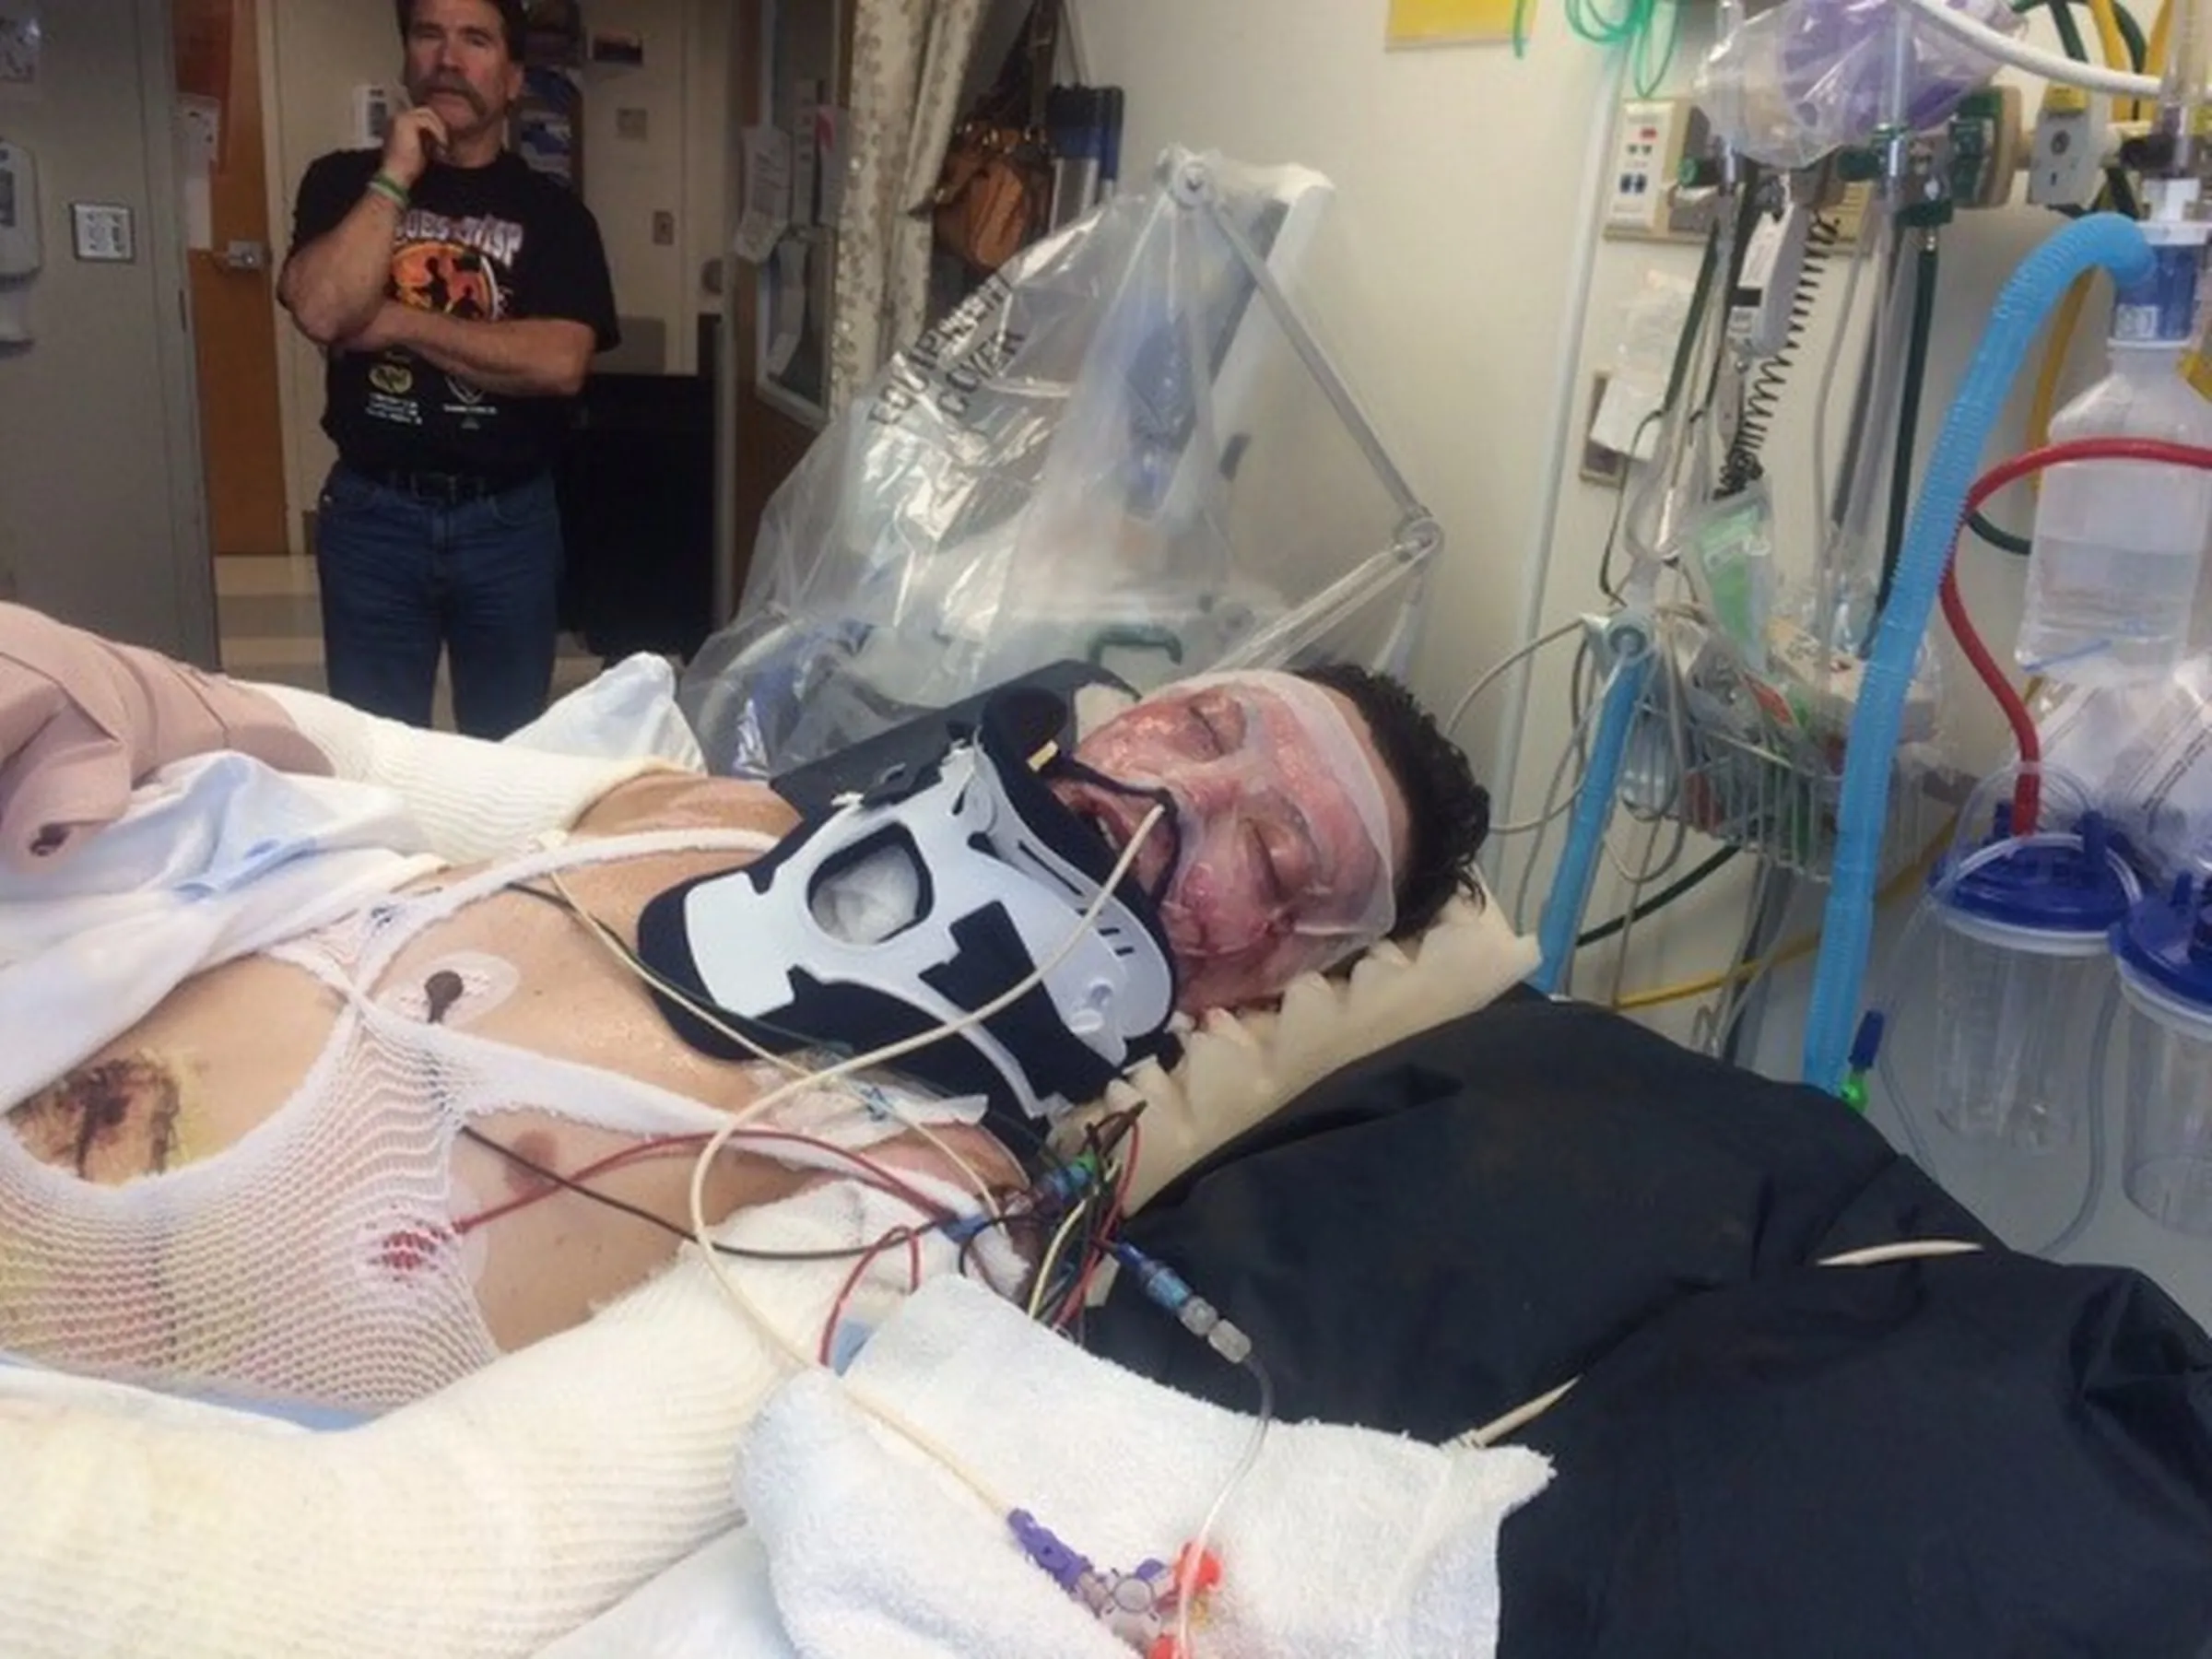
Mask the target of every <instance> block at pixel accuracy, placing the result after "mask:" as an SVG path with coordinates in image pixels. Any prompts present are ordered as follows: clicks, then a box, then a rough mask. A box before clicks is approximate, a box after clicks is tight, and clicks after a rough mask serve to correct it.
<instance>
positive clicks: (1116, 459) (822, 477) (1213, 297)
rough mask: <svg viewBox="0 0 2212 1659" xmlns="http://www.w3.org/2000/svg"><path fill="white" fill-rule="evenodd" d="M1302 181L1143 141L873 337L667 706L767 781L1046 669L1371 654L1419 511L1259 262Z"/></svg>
mask: <svg viewBox="0 0 2212 1659" xmlns="http://www.w3.org/2000/svg"><path fill="white" fill-rule="evenodd" d="M1329 194H1330V190H1329V186H1328V184H1327V182H1326V181H1325V180H1324V179H1322V178H1321V177H1319V176H1318V175H1317V174H1314V173H1311V172H1308V171H1304V170H1302V169H1295V168H1282V169H1274V170H1265V171H1262V170H1255V169H1247V168H1241V167H1238V166H1235V165H1233V164H1230V163H1228V162H1225V161H1222V160H1221V159H1218V158H1215V157H1211V156H1208V157H1195V156H1191V155H1188V154H1185V153H1183V152H1180V151H1171V152H1169V153H1168V154H1167V155H1166V156H1165V157H1163V158H1162V159H1161V161H1160V164H1159V169H1158V171H1157V172H1156V174H1155V177H1154V179H1153V181H1152V182H1151V184H1150V186H1149V187H1148V188H1147V189H1144V190H1142V191H1135V192H1130V193H1127V194H1124V195H1123V196H1121V197H1119V198H1117V199H1115V200H1113V201H1112V202H1110V203H1109V204H1107V205H1106V206H1104V207H1102V208H1101V209H1100V210H1099V211H1098V212H1097V213H1095V214H1093V215H1092V216H1090V217H1089V218H1086V219H1084V220H1082V221H1080V222H1078V223H1077V224H1076V225H1073V226H1070V227H1069V228H1068V229H1065V230H1063V231H1061V232H1060V233H1058V234H1057V235H1055V236H1053V237H1052V238H1051V239H1049V240H1047V241H1044V242H1041V243H1040V244H1038V245H1037V246H1035V247H1033V248H1031V249H1030V250H1028V251H1027V252H1025V253H1023V254H1021V255H1020V256H1018V258H1017V259H1016V260H1015V261H1014V262H1013V263H1012V264H1010V265H1008V266H1007V267H1006V270H1005V271H1003V272H1002V273H1001V274H1000V275H999V276H998V277H994V278H993V279H992V280H991V281H989V282H988V283H986V284H985V285H984V287H983V288H981V289H980V290H979V291H978V292H977V293H975V294H974V295H973V296H972V297H971V298H970V300H968V301H967V302H966V303H965V304H963V305H962V306H960V307H959V309H958V310H957V311H956V312H953V313H952V314H951V315H949V316H948V317H947V318H946V319H944V320H943V321H942V322H940V323H938V324H936V325H935V326H934V327H933V328H931V329H930V330H929V331H928V332H927V333H926V334H924V336H923V337H922V338H921V339H920V340H918V341H916V342H915V343H914V344H913V345H912V346H911V347H908V348H906V349H905V350H903V351H901V352H900V353H898V354H897V355H896V356H895V357H894V358H893V359H891V361H890V362H889V363H888V365H887V366H886V367H885V369H884V370H883V371H881V373H879V374H878V375H877V378H876V380H875V381H874V382H872V383H871V384H870V386H869V387H868V389H867V390H866V391H865V393H864V394H862V395H861V396H860V397H858V398H857V399H855V400H854V402H853V405H852V406H851V407H850V408H848V409H846V410H844V411H843V412H842V413H841V414H840V415H838V416H837V417H836V418H835V419H834V420H832V422H831V423H830V426H829V428H828V429H826V430H825V431H824V432H823V433H822V435H821V437H820V438H819V439H818V440H817V441H816V442H815V444H814V446H813V447H812V448H811V449H810V450H809V451H808V452H807V453H806V457H805V458H804V460H802V462H801V463H800V465H799V466H798V469H797V470H796V471H795V472H794V474H793V475H792V477H790V478H789V479H787V480H786V481H785V483H784V484H783V486H782V488H781V489H780V490H778V492H777V493H776V496H775V498H774V499H773V500H771V502H770V504H769V508H768V511H767V513H766V514H765V516H764V518H763V520H762V523H761V526H760V533H759V539H758V542H757V544H756V547H755V552H754V557H753V563H752V567H751V571H750V572H749V575H748V578H747V582H746V589H745V594H744V598H743V601H742V603H741V605H740V606H739V608H738V613H737V617H736V618H735V620H734V621H733V622H732V623H731V624H730V625H729V626H728V627H726V628H724V629H723V630H722V631H721V632H720V633H718V634H716V635H715V636H714V637H713V638H712V639H711V640H710V641H707V643H706V645H705V646H704V647H703V648H702V650H701V651H700V653H699V655H698V657H697V658H696V659H695V660H694V661H693V663H692V664H691V665H690V667H689V668H688V670H687V672H686V673H685V675H684V677H683V681H682V685H681V688H680V689H679V700H680V701H681V703H682V705H683V708H684V712H685V713H686V714H687V715H688V717H689V718H690V720H691V722H692V724H693V726H694V727H695V728H696V729H697V731H698V733H699V735H700V744H701V747H703V748H704V749H705V751H706V755H707V759H708V763H709V765H710V766H711V767H712V768H713V770H715V771H721V772H734V773H738V774H741V775H749V776H770V775H773V774H775V773H777V772H780V771H784V770H786V769H787V768H790V767H792V766H795V765H798V764H800V763H803V762H806V761H808V760H813V759H819V758H821V757H823V756H825V755H829V754H832V753H835V752H836V751H838V750H840V749H841V748H843V747H846V746H848V745H850V744H852V743H854V742H857V741H859V740H860V739H862V738H865V737H867V736H871V735H875V734H876V733H877V732H881V731H884V730H887V729H888V728H889V727H891V726H893V725H896V724H900V722H902V721H904V720H906V719H908V718H911V717H912V716H913V715H915V714H916V713H919V712H924V711H929V710H935V709H940V708H943V707H946V706H947V705H949V704H951V703H953V702H956V701H958V700H959V699H961V698H963V697H966V696H968V695H970V694H971V693H973V692H975V691H978V690H980V689H982V688H986V687H989V686H992V685H995V684H998V683H1000V682H1002V681H1004V680H1006V679H1007V678H1009V677H1013V676H1016V675H1018V674H1022V673H1026V672H1028V671H1030V670H1031V669H1033V668H1037V667H1041V666H1042V665H1046V664H1048V663H1052V662H1055V661H1059V660H1063V659H1067V658H1077V659H1087V660H1088V661H1090V662H1093V663H1096V664H1099V665H1101V666H1103V667H1106V668H1109V669H1111V670H1112V671H1113V672H1114V673H1117V674H1119V675H1120V676H1122V677H1123V678H1124V679H1126V680H1128V681H1130V682H1131V683H1132V684H1134V685H1135V686H1136V687H1137V688H1139V689H1140V690H1148V689H1151V688H1155V687H1157V686H1159V685H1160V684H1162V683H1164V682H1166V681H1167V680H1169V679H1171V678H1176V677H1182V676H1185V675H1189V674H1193V673H1195V672H1199V671H1201V670H1205V669H1208V668H1228V667H1253V666H1258V667H1280V666H1295V665H1300V664H1301V663H1305V662H1308V661H1312V660H1315V659H1318V658H1323V657H1328V658H1335V659H1337V660H1347V661H1356V662H1362V663H1365V664H1367V665H1370V666H1374V667H1381V668H1400V667H1402V666H1403V665H1404V659H1405V658H1406V655H1407V654H1408V653H1409V652H1410V649H1411V634H1412V629H1413V625H1414V620H1415V618H1416V617H1417V616H1418V608H1419V606H1418V599H1419V595H1420V592H1421V589H1422V586H1423V573H1424V571H1425V570H1426V568H1427V566H1428V564H1429V563H1430V559H1431V557H1432V555H1433V554H1434V552H1435V550H1436V548H1437V547H1438V545H1439V542H1440V537H1439V535H1438V533H1437V529H1436V526H1435V524H1434V522H1433V521H1432V520H1431V519H1430V517H1429V515H1428V514H1427V512H1425V511H1424V510H1423V509H1422V508H1421V506H1420V504H1419V502H1418V500H1417V499H1416V498H1415V497H1414V495H1413V494H1412V492H1411V490H1410V488H1408V487H1407V486H1406V482H1405V480H1404V479H1403V478H1402V477H1400V476H1399V474H1398V472H1397V470H1396V468H1395V467H1394V465H1392V464H1391V461H1390V459H1389V457H1388V455H1387V454H1386V453H1385V452H1384V451H1383V449H1382V444H1381V442H1380V441H1379V440H1377V438H1376V437H1375V435H1374V432H1373V429H1372V428H1371V426H1370V425H1369V423H1368V422H1367V421H1366V419H1365V418H1363V416H1362V415H1361V413H1360V411H1359V407H1358V406H1357V404H1356V403H1355V401H1354V400H1353V399H1352V397H1351V396H1350V394H1349V393H1348V392H1347V389H1346V387H1345V384H1344V382H1343V381H1342V379H1341V377H1340V376H1338V375H1337V373H1336V372H1335V370H1334V368H1333V367H1332V365H1331V364H1330V362H1329V360H1328V359H1327V357H1326V356H1325V355H1324V353H1323V351H1322V350H1321V348H1320V347H1319V346H1318V345H1317V344H1316V343H1315V340H1314V338H1313V335H1312V332H1311V330H1310V329H1309V327H1308V326H1307V324H1305V323H1304V321H1303V320H1302V318H1301V316H1300V312H1299V309H1298V307H1297V306H1295V305H1294V304H1292V303H1291V301H1290V300H1288V296H1287V293H1286V289H1285V286H1284V285H1285V284H1286V283H1287V282H1288V279H1289V278H1290V277H1291V276H1292V275H1294V274H1295V273H1296V272H1297V271H1298V270H1299V269H1300V267H1301V266H1302V265H1305V264H1306V263H1307V260H1308V256H1309V254H1310V253H1311V251H1312V234H1313V230H1314V228H1315V225H1316V223H1317V221H1318V220H1319V218H1320V217H1321V214H1322V210H1323V208H1324V206H1325V204H1326V201H1327V199H1328V196H1329Z"/></svg>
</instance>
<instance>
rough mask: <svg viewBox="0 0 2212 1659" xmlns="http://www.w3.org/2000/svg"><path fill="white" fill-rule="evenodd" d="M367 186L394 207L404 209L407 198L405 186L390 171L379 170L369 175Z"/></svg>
mask: <svg viewBox="0 0 2212 1659" xmlns="http://www.w3.org/2000/svg"><path fill="white" fill-rule="evenodd" d="M369 188H370V189H371V190H373V191H374V192H376V194H378V195H381V196H382V197H383V198H384V199H385V200H387V201H389V202H390V203H391V204H392V205H393V206H394V207H397V208H399V209H401V210H402V211H405V210H406V206H407V202H408V199H409V198H408V194H407V187H406V185H405V184H402V183H401V182H399V181H398V180H397V179H395V178H394V177H393V176H392V175H391V174H390V173H388V172H381V171H380V172H377V173H375V174H373V175H371V178H370V180H369Z"/></svg>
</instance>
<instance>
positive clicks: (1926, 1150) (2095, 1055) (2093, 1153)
mask: <svg viewBox="0 0 2212 1659" xmlns="http://www.w3.org/2000/svg"><path fill="white" fill-rule="evenodd" d="M2080 844H2081V838H2080V837H2079V836H2077V835H2067V834H2064V833H2060V832H2056V831H2050V830H2045V831H2042V832H2041V833H2038V834H2035V835H2016V836H2011V837H2008V838H2006V840H2004V841H1993V842H1991V843H1990V844H1989V845H1988V846H1986V847H1979V848H1976V849H1975V850H1974V851H1973V852H1972V853H1969V854H1968V855H1967V856H1966V857H1964V858H1962V859H1960V860H1959V864H1958V866H1957V868H1955V869H1953V870H1952V871H1951V872H1950V873H1949V874H1948V875H1947V877H1945V878H1944V880H1943V882H1942V884H1941V886H1940V887H1939V888H1937V889H1936V891H1935V892H1934V893H1932V894H1931V895H1930V896H1929V897H1928V898H1926V899H1924V900H1922V901H1921V904H1920V907H1919V908H1918V909H1917V910H1915V911H1914V912H1912V921H1910V922H1908V923H1907V924H1905V931H1904V933H1903V935H1902V936H1900V938H1899V940H1898V942H1897V950H1896V954H1895V956H1894V957H1893V959H1892V960H1893V961H1894V962H1895V963H1896V964H1897V966H1896V967H1895V968H1892V969H1891V971H1890V982H1891V991H1890V996H1891V999H1892V1000H1890V1001H1888V1002H1884V1003H1883V1004H1881V1005H1880V1006H1878V1007H1877V1008H1876V1009H1875V1010H1874V1015H1875V1016H1876V1017H1877V1018H1879V1019H1880V1020H1881V1022H1882V1030H1883V1037H1882V1043H1881V1047H1880V1048H1879V1049H1878V1050H1877V1053H1876V1054H1875V1062H1874V1064H1875V1073H1876V1075H1877V1077H1880V1078H1881V1080H1882V1087H1883V1088H1885V1089H1886V1090H1888V1095H1889V1103H1890V1105H1891V1106H1893V1107H1894V1108H1895V1109H1896V1112H1897V1121H1898V1123H1899V1124H1900V1126H1901V1127H1902V1128H1903V1129H1904V1132H1905V1140H1906V1142H1907V1144H1908V1146H1909V1147H1910V1149H1911V1151H1912V1161H1913V1162H1914V1163H1916V1164H1918V1165H1919V1166H1920V1168H1921V1171H1922V1172H1923V1173H1924V1174H1925V1175H1926V1176H1927V1177H1928V1179H1929V1180H1931V1181H1939V1179H1940V1178H1939V1177H1938V1176H1937V1174H1936V1170H1935V1148H1934V1147H1932V1146H1931V1145H1930V1144H1929V1141H1928V1137H1927V1134H1926V1132H1925V1131H1924V1129H1923V1128H1922V1127H1921V1123H1920V1113H1919V1112H1918V1111H1917V1110H1916V1109H1915V1108H1914V1107H1913V1104H1912V1094H1911V1093H1910V1092H1909V1091H1908V1090H1907V1088H1905V1085H1904V1083H1903V1081H1902V1080H1901V1079H1900V1077H1898V1075H1897V1068H1896V1065H1894V1063H1893V1062H1892V1060H1891V1056H1892V1055H1893V1054H1894V1053H1896V1045H1895V1044H1894V1043H1892V1042H1891V1041H1889V1039H1888V1034H1889V1032H1890V1031H1891V1030H1893V1029H1894V1018H1893V1010H1894V1007H1895V1001H1894V998H1895V996H1896V986H1897V983H1898V982H1899V979H1900V974H1901V971H1904V970H1907V969H1909V968H1910V967H1911V966H1912V963H1913V962H1914V961H1915V960H1916V959H1917V953H1916V952H1915V951H1914V950H1913V948H1912V947H1913V942H1914V941H1915V940H1917V939H1918V938H1919V937H1920V931H1921V929H1922V927H1924V925H1925V924H1926V923H1927V921H1928V918H1929V917H1931V916H1932V915H1934V914H1935V908H1936V906H1937V905H1939V904H1941V903H1942V902H1943V900H1944V896H1945V895H1947V894H1948V893H1949V892H1951V891H1952V890H1953V889H1954V888H1957V887H1958V885H1959V883H1960V882H1961V881H1964V880H1965V879H1966V878H1967V877H1969V876H1971V875H1973V874H1974V873H1975V872H1976V871H1978V870H1983V869H1986V868H1987V867H1988V866H1989V865H1993V864H1995V863H1997V862H1998V861H1999V860H2001V859H2004V858H2006V857H2009V856H2010V855H2011V854H2012V853H2018V852H2020V851H2022V850H2023V849H2027V848H2033V847H2077V846H2079V845H2080ZM2107 856H2108V857H2109V858H2110V859H2111V861H2112V866H2113V868H2114V869H2116V870H2117V871H2118V872H2119V873H2120V877H2121V881H2122V883H2123V885H2124V887H2125V888H2127V890H2128V892H2129V893H2130V895H2131V896H2132V895H2134V894H2135V893H2136V888H2137V883H2136V876H2135V872H2134V871H2133V870H2131V869H2129V868H2128V866H2127V863H2126V861H2125V860H2124V859H2123V858H2121V856H2120V855H2119V854H2118V853H2109V854H2108V855H2107ZM2118 996H2119V992H2118V990H2117V989H2116V988H2115V989H2114V990H2112V991H2111V992H2110V993H2108V994H2107V997H2106V1000H2105V1004H2104V1006H2103V1008H2102V1009H2101V1010H2100V1012H2099V1014H2098V1017H2097V1027H2096V1030H2095V1031H2094V1033H2093V1034H2092V1035H2091V1037H2090V1039H2089V1071H2088V1091H2087V1096H2086V1100H2085V1102H2084V1104H2085V1106H2086V1108H2087V1110H2088V1115H2089V1171H2088V1178H2087V1180H2086V1182H2085V1184H2084V1185H2083V1188H2082V1194H2081V1202H2080V1203H2079V1204H2077V1206H2075V1209H2074V1214H2073V1217H2072V1218H2070V1219H2069V1220H2068V1221H2067V1222H2066V1225H2065V1227H2064V1228H2062V1229H2061V1230H2059V1233H2058V1236H2057V1237H2056V1238H2054V1239H2053V1240H2052V1241H2050V1242H2049V1243H2047V1244H2041V1245H2039V1246H2037V1247H2036V1249H2035V1250H2034V1251H2033V1252H2031V1253H2032V1254H2035V1255H2041V1256H2054V1255H2056V1254H2057V1253H2059V1252H2060V1251H2062V1250H2065V1249H2066V1248H2067V1247H2068V1246H2069V1245H2071V1244H2072V1243H2073V1242H2074V1241H2076V1240H2077V1239H2078V1238H2080V1237H2081V1235H2082V1231H2083V1230H2084V1229H2086V1228H2087V1227H2088V1224H2089V1218H2090V1217H2091V1216H2093V1215H2094V1214H2095V1213H2096V1210H2097V1200H2098V1198H2099V1197H2100V1195H2101V1194H2102V1193H2103V1191H2104V1165H2105V1126H2104V1112H2105V1100H2104V1072H2105V1066H2106V1064H2107V1062H2108V1060H2109V1059H2110V1056H2111V1053H2112V1016H2113V1014H2114V1012H2115V1010H2116V1009H2117V1007H2118V1002H2117V998H2118Z"/></svg>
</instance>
